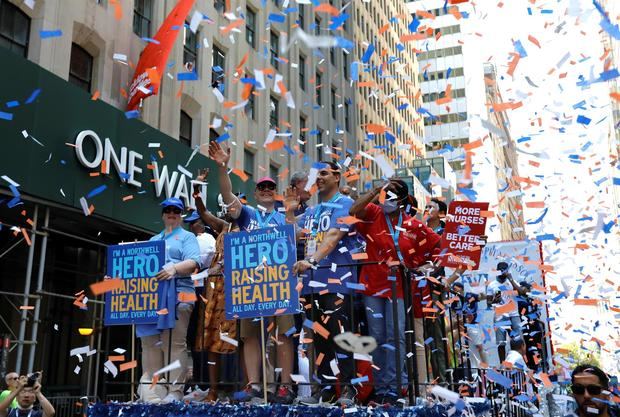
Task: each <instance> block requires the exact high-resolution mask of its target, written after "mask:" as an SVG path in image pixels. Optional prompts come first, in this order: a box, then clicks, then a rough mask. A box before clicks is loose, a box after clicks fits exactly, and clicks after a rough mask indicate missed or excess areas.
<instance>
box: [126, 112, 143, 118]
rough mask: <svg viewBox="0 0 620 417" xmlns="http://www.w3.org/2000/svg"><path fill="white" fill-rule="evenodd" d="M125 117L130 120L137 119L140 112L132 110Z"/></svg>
mask: <svg viewBox="0 0 620 417" xmlns="http://www.w3.org/2000/svg"><path fill="white" fill-rule="evenodd" d="M125 117H126V118H128V119H135V118H137V117H140V112H139V111H138V110H130V111H126V112H125Z"/></svg>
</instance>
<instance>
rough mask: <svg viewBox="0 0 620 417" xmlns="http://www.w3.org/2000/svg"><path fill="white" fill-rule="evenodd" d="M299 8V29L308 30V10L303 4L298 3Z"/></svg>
mask: <svg viewBox="0 0 620 417" xmlns="http://www.w3.org/2000/svg"><path fill="white" fill-rule="evenodd" d="M297 7H299V28H300V29H301V30H305V29H306V9H305V8H304V5H303V4H299V3H297Z"/></svg>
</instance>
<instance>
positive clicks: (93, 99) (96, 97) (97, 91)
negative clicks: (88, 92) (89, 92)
mask: <svg viewBox="0 0 620 417" xmlns="http://www.w3.org/2000/svg"><path fill="white" fill-rule="evenodd" d="M100 95H101V93H99V90H96V91H95V92H94V93H93V96H92V97H91V98H90V99H91V100H92V101H95V100H97V99H98V98H99V96H100Z"/></svg>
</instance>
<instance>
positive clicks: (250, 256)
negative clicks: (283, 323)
mask: <svg viewBox="0 0 620 417" xmlns="http://www.w3.org/2000/svg"><path fill="white" fill-rule="evenodd" d="M296 254H297V251H296V247H295V229H294V228H293V226H292V225H285V226H277V227H267V228H263V229H258V230H253V231H250V232H238V233H229V234H227V235H226V236H225V237H224V276H225V279H226V282H225V285H224V292H225V296H226V319H227V320H230V319H234V318H254V317H261V316H265V317H266V316H274V315H282V314H295V313H297V308H298V307H299V294H298V293H297V290H296V289H295V287H296V285H297V277H296V276H295V275H293V265H294V264H295V261H296V258H297V255H296Z"/></svg>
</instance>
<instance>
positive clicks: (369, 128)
mask: <svg viewBox="0 0 620 417" xmlns="http://www.w3.org/2000/svg"><path fill="white" fill-rule="evenodd" d="M365 127H366V132H368V133H374V134H375V135H381V134H383V133H385V132H386V131H387V128H386V127H385V126H383V125H379V124H375V123H368V124H366V126H365Z"/></svg>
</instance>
